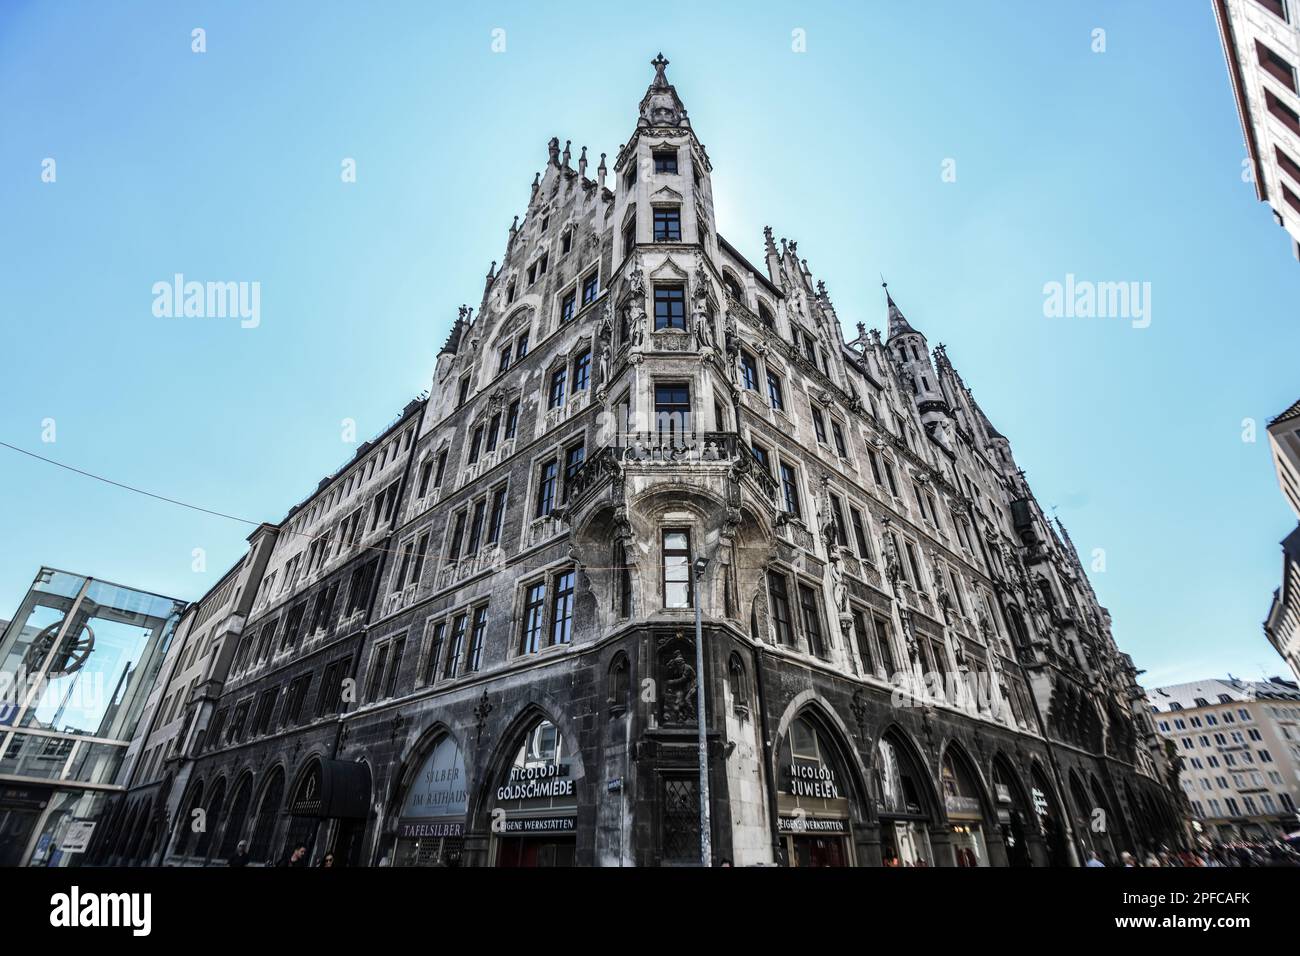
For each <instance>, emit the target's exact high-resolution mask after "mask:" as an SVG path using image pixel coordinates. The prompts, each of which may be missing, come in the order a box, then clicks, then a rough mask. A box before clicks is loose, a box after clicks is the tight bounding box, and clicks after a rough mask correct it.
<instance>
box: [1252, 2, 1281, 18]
mask: <svg viewBox="0 0 1300 956" xmlns="http://www.w3.org/2000/svg"><path fill="white" fill-rule="evenodd" d="M1255 2H1256V3H1258V4H1259V5H1260V6H1261V7H1263V8H1264V9H1265V10H1267V11H1268V12H1269V13H1271V14H1273V16H1275V17H1277V18H1278V19H1280V20H1283V21H1285V20H1286V18H1287V17H1286V0H1255Z"/></svg>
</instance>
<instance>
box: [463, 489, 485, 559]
mask: <svg viewBox="0 0 1300 956" xmlns="http://www.w3.org/2000/svg"><path fill="white" fill-rule="evenodd" d="M486 513H487V499H486V498H483V499H480V500H479V502H478V503H477V504H475V505H474V517H472V518H471V519H470V522H469V545H468V547H466V548H465V554H466V555H469V556H471V557H472V556H473V555H476V554H478V547H479V545H480V544H481V543H482V541H483V518H484V516H485V515H486Z"/></svg>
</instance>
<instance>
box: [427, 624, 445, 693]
mask: <svg viewBox="0 0 1300 956" xmlns="http://www.w3.org/2000/svg"><path fill="white" fill-rule="evenodd" d="M446 633H447V623H446V622H445V621H439V622H438V623H437V624H435V625H434V626H433V637H432V638H431V639H430V640H429V659H428V660H427V661H425V663H424V682H425V683H426V684H432V683H433V682H434V681H435V680H437V679H438V658H440V657H441V656H442V642H443V638H444V637H445V636H446Z"/></svg>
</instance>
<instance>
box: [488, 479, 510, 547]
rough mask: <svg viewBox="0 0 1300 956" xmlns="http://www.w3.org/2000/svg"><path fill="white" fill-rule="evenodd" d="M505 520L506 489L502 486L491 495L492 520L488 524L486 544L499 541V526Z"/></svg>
mask: <svg viewBox="0 0 1300 956" xmlns="http://www.w3.org/2000/svg"><path fill="white" fill-rule="evenodd" d="M505 518H506V489H505V486H504V485H503V486H502V487H500V488H498V489H497V490H496V491H494V492H493V493H492V518H491V520H490V521H489V522H488V538H487V539H488V544H497V543H498V542H500V540H501V526H502V524H503V523H504V521H505Z"/></svg>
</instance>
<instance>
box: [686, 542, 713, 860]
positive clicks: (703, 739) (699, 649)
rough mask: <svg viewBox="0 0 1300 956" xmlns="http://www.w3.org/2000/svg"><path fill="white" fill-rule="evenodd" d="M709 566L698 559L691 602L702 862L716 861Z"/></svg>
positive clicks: (704, 560)
mask: <svg viewBox="0 0 1300 956" xmlns="http://www.w3.org/2000/svg"><path fill="white" fill-rule="evenodd" d="M708 566H709V559H708V558H696V559H695V573H694V574H693V575H692V576H691V603H692V604H694V605H695V723H696V725H697V726H698V727H699V744H700V865H701V866H712V865H713V849H712V847H711V845H710V844H711V840H710V839H709V833H710V826H709V742H708V735H707V734H706V733H705V730H704V626H703V624H702V623H701V621H700V578H702V577H704V569H705V568H707V567H708Z"/></svg>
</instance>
